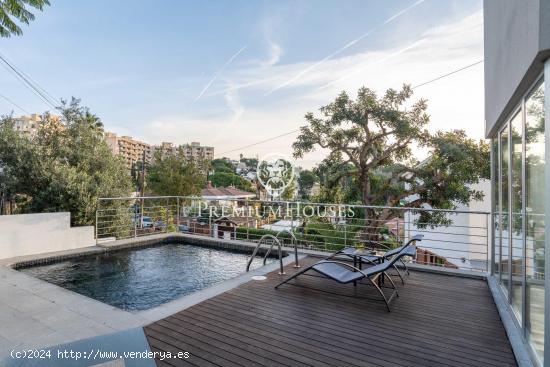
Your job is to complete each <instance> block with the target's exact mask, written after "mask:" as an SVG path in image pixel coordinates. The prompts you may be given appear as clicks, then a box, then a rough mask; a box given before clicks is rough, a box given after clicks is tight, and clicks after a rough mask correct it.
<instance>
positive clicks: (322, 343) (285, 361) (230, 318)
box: [145, 259, 516, 367]
mask: <svg viewBox="0 0 550 367" xmlns="http://www.w3.org/2000/svg"><path fill="white" fill-rule="evenodd" d="M313 261H314V260H313V259H305V260H304V262H303V263H304V264H303V265H306V264H309V263H312V262H313ZM286 271H287V275H285V276H281V275H278V274H277V273H276V272H275V273H270V274H269V275H268V279H267V280H265V281H250V282H248V283H246V284H243V285H241V286H239V287H237V288H235V289H233V290H231V291H229V292H226V293H223V294H221V295H219V296H217V297H214V298H211V299H209V300H207V301H205V302H202V303H200V304H198V305H196V306H193V307H191V308H188V309H186V310H184V311H182V312H179V313H176V314H174V315H172V316H170V317H167V318H165V319H162V320H160V321H157V322H155V323H153V324H151V325H148V326H146V327H145V334H146V336H147V339H148V341H149V344H150V346H151V349H152V350H153V351H168V352H171V353H173V354H174V353H177V352H178V351H187V352H189V353H190V357H189V358H188V359H187V360H176V359H171V360H164V361H160V360H157V365H159V366H167V365H174V366H223V367H225V366H291V367H294V366H331V367H342V366H383V367H386V366H396V367H397V366H457V367H458V366H461V367H462V366H498V367H501V366H516V361H515V358H514V355H513V352H512V349H511V346H510V343H509V341H508V338H507V336H506V332H505V330H504V327H503V326H502V323H501V320H500V318H499V315H498V312H497V309H496V307H495V305H494V302H493V298H492V296H491V293H490V291H489V288H488V286H487V283H486V282H485V281H484V280H479V279H468V278H460V277H454V276H448V275H441V274H435V273H425V272H411V275H410V276H409V277H408V278H407V283H406V284H405V286H402V285H401V283H397V286H398V289H399V298H395V299H394V301H393V302H392V304H391V307H392V312H390V313H389V312H387V310H386V307H385V305H384V303H383V302H380V301H376V300H370V299H364V298H360V299H359V298H354V297H348V296H343V295H335V294H332V293H327V292H323V291H319V290H315V289H310V288H309V287H314V288H316V289H320V290H327V291H331V292H338V293H341V294H345V295H349V296H353V293H354V292H357V294H358V295H360V296H361V297H376V293H375V292H373V289H372V287H369V286H365V285H359V286H358V287H357V288H356V289H354V287H353V285H338V284H336V283H335V282H332V281H329V280H326V279H322V278H318V277H308V276H305V277H300V278H298V281H297V282H296V283H295V284H296V285H290V284H288V285H283V286H282V287H281V288H279V289H278V290H275V289H274V288H273V286H274V285H275V284H277V283H278V282H279V281H280V280H282V279H284V278H283V277H286V276H288V275H289V274H292V273H293V272H294V269H293V268H292V266H288V267H287V268H286ZM306 287H308V288H306Z"/></svg>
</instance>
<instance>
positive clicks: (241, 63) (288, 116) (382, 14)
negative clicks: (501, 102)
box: [0, 0, 484, 167]
mask: <svg viewBox="0 0 550 367" xmlns="http://www.w3.org/2000/svg"><path fill="white" fill-rule="evenodd" d="M23 32H24V34H23V36H20V37H11V38H8V39H6V38H2V39H0V53H1V54H2V55H4V56H5V57H7V58H8V59H9V60H10V61H11V62H13V63H14V64H15V65H16V66H17V67H18V68H19V69H21V70H22V71H24V72H25V73H26V74H27V75H29V76H30V77H31V78H32V79H33V80H34V81H36V82H37V83H38V84H40V86H41V87H43V88H44V89H45V90H47V91H48V93H49V94H51V95H53V96H55V97H57V98H63V99H69V98H71V96H74V97H77V98H80V99H81V100H82V104H83V105H85V106H88V107H89V108H90V110H91V111H92V112H93V113H94V114H96V115H98V116H99V117H100V118H101V119H102V121H103V123H104V125H105V127H106V130H108V131H113V132H116V133H118V134H122V135H130V136H133V137H135V138H137V139H140V140H143V141H146V142H148V143H150V144H159V143H160V142H163V141H169V142H173V143H175V144H183V143H189V142H192V141H199V142H200V143H201V144H203V145H208V146H214V147H215V153H216V156H217V157H221V156H228V157H231V158H238V157H239V154H243V155H244V156H259V157H262V156H263V155H266V154H269V153H279V154H284V155H287V156H290V155H291V154H292V143H293V141H294V140H295V138H296V136H297V133H293V134H288V135H285V136H283V137H281V138H278V139H274V140H271V141H268V142H265V143H262V144H259V145H254V146H251V147H247V148H244V149H239V148H241V147H244V146H247V145H250V144H254V143H256V142H258V141H263V140H266V139H269V138H271V137H274V136H279V135H282V134H286V133H288V132H290V131H293V130H296V129H298V128H299V127H300V126H302V125H304V124H305V120H304V115H305V114H306V112H308V111H311V112H314V113H315V112H316V111H318V109H319V108H320V107H321V106H323V105H326V104H328V103H330V101H332V100H333V99H334V98H335V97H336V96H337V95H338V93H340V92H341V91H347V92H348V93H349V94H350V95H351V96H354V95H355V94H356V92H357V90H358V89H359V88H360V87H361V86H366V87H369V88H371V89H373V90H375V91H376V92H377V93H380V94H382V93H383V92H384V91H385V90H386V89H388V88H400V86H401V85H402V84H403V83H408V84H411V85H413V86H415V85H418V84H422V83H424V82H426V81H429V80H432V79H434V78H437V77H439V76H441V75H443V74H446V73H449V72H451V71H453V70H456V69H459V68H461V67H463V66H466V65H469V64H472V63H475V62H477V61H480V60H483V13H482V1H481V0H393V1H382V0H358V1H355V0H343V1H342V0H331V1H329V0H300V1H296V0H291V1H285V0H282V1H274V0H273V1H248V0H243V1H237V0H234V1H221V0H220V1H199V0H195V1H176V0H164V1H145V0H142V1H139V2H135V1H131V0H118V1H109V0H79V1H73V0H52V1H51V6H50V7H47V8H45V10H44V12H43V13H38V14H36V21H34V22H33V23H31V25H30V26H29V27H27V26H23ZM414 92H415V93H414V95H413V101H414V100H417V99H419V98H425V99H427V100H428V106H429V107H428V113H429V114H430V116H431V119H430V124H429V129H430V130H431V131H436V130H450V129H456V128H460V129H464V130H466V132H467V134H468V135H469V136H470V137H473V138H475V139H481V138H483V137H484V117H483V115H484V111H483V64H478V65H476V66H473V67H471V68H469V69H467V70H464V71H462V72H459V73H456V74H454V75H451V76H449V77H446V78H443V79H441V80H438V81H435V82H432V83H429V84H427V85H424V86H421V87H418V88H416V89H415V91H414ZM0 94H2V95H4V96H6V97H8V98H9V99H10V100H12V101H13V102H15V103H16V104H17V105H18V106H20V107H22V108H23V109H24V110H25V111H27V112H31V113H43V112H45V111H46V110H51V107H49V106H48V105H46V104H45V103H44V102H42V101H41V100H40V99H39V98H38V97H36V96H35V95H34V94H32V93H31V92H30V91H29V90H28V89H26V88H25V86H23V84H21V82H20V81H18V80H17V79H16V78H15V77H14V76H13V75H12V74H10V73H9V72H8V70H6V69H5V68H0ZM12 111H13V113H14V115H21V114H25V113H24V112H22V111H21V110H19V109H18V108H17V107H14V106H13V105H11V104H10V103H8V102H6V101H5V100H3V99H2V98H0V114H9V113H10V112H12ZM325 154H326V152H323V151H320V150H317V151H315V152H313V153H310V154H308V155H306V156H305V157H304V158H303V159H301V160H300V161H299V162H298V164H299V165H301V166H303V167H311V166H313V165H314V164H316V163H317V162H319V161H320V160H322V159H323V158H324V156H325Z"/></svg>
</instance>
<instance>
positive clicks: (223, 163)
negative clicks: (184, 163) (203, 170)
mask: <svg viewBox="0 0 550 367" xmlns="http://www.w3.org/2000/svg"><path fill="white" fill-rule="evenodd" d="M210 166H211V167H212V170H213V171H214V172H218V173H222V172H225V173H233V174H234V173H235V167H233V165H232V164H231V163H229V162H228V161H227V158H216V159H213V160H212V161H211V162H210Z"/></svg>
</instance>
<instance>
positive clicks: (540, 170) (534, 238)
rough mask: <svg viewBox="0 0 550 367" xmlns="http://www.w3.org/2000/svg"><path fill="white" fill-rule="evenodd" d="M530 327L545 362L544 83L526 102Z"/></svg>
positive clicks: (528, 301) (528, 311)
mask: <svg viewBox="0 0 550 367" xmlns="http://www.w3.org/2000/svg"><path fill="white" fill-rule="evenodd" d="M525 117H526V118H525V211H526V222H525V224H526V226H525V232H526V263H525V265H526V270H525V272H526V276H527V289H526V297H527V299H526V301H527V307H526V324H527V335H528V339H529V341H530V342H531V344H532V345H533V347H534V349H535V350H536V352H537V354H538V355H539V357H540V359H541V361H542V356H543V353H542V352H543V350H544V344H543V343H544V279H545V274H544V223H545V220H544V196H545V192H544V191H545V185H544V183H545V181H544V163H545V162H544V151H545V147H544V84H541V85H539V86H538V87H537V88H535V90H534V91H533V92H532V93H531V95H530V96H529V97H528V98H527V99H526V102H525Z"/></svg>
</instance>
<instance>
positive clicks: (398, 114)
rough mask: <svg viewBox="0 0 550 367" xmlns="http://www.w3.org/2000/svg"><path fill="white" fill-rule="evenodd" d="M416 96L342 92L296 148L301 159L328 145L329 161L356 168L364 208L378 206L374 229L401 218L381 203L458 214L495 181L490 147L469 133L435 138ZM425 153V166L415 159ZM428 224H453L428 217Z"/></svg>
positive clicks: (371, 212) (405, 91)
mask: <svg viewBox="0 0 550 367" xmlns="http://www.w3.org/2000/svg"><path fill="white" fill-rule="evenodd" d="M411 96H412V89H411V87H410V86H408V85H404V86H403V87H402V89H401V90H399V91H397V90H394V89H389V90H387V91H386V93H385V94H384V95H383V96H377V94H376V93H375V92H374V91H372V90H371V89H368V88H365V87H363V88H361V89H359V91H358V93H357V98H356V99H355V100H353V99H352V98H350V97H349V96H348V95H347V94H346V93H345V92H342V93H341V94H340V95H339V96H338V97H337V98H336V99H335V100H334V102H332V103H330V104H328V105H326V106H323V107H321V108H320V115H319V116H316V115H314V114H313V113H311V112H309V113H307V114H306V116H305V118H306V120H307V123H308V124H307V125H306V126H303V127H301V133H300V135H299V136H298V137H297V139H296V141H295V143H294V144H293V148H294V156H295V157H296V158H301V157H303V156H304V154H306V153H308V152H311V151H313V150H314V149H316V148H318V147H320V148H323V149H327V150H328V151H329V156H328V157H327V159H326V160H327V161H328V162H334V163H337V164H338V165H341V166H345V167H349V168H347V169H345V170H340V172H341V173H342V172H343V173H345V174H346V175H348V176H349V177H351V178H352V179H353V180H354V182H356V184H357V186H358V188H359V190H360V200H361V203H362V204H364V205H366V206H369V207H371V208H368V209H366V210H365V221H366V223H365V224H366V225H367V226H368V227H371V228H376V227H379V224H378V223H380V222H383V221H385V220H387V219H390V218H391V217H392V216H395V215H397V214H398V213H399V212H397V211H395V210H392V209H389V208H384V209H382V208H374V206H384V207H397V206H407V207H412V208H421V207H426V206H428V207H431V208H442V209H454V208H456V206H457V205H458V204H467V203H469V202H470V201H471V200H472V199H474V200H481V199H482V198H483V193H482V192H480V191H477V190H475V189H473V188H472V186H471V185H472V184H475V183H477V182H479V180H480V179H481V178H488V177H489V172H490V169H489V148H488V145H487V144H486V143H485V142H483V141H474V140H473V139H470V138H468V137H467V136H466V134H465V132H464V131H462V130H452V131H448V132H437V133H435V134H430V133H429V132H428V131H427V129H426V125H427V124H428V122H429V116H428V114H427V102H426V101H425V100H424V99H420V100H418V101H416V102H414V103H410V102H409V100H410V98H411ZM405 106H408V107H405ZM420 149H423V150H425V151H427V152H428V154H427V158H426V159H424V160H423V161H422V162H420V161H419V160H418V159H417V154H415V152H418V151H419V150H420ZM421 221H422V222H423V223H426V222H427V223H432V224H441V223H446V222H448V219H447V218H446V217H445V216H444V215H438V214H433V213H432V214H430V213H423V214H422V215H421Z"/></svg>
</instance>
